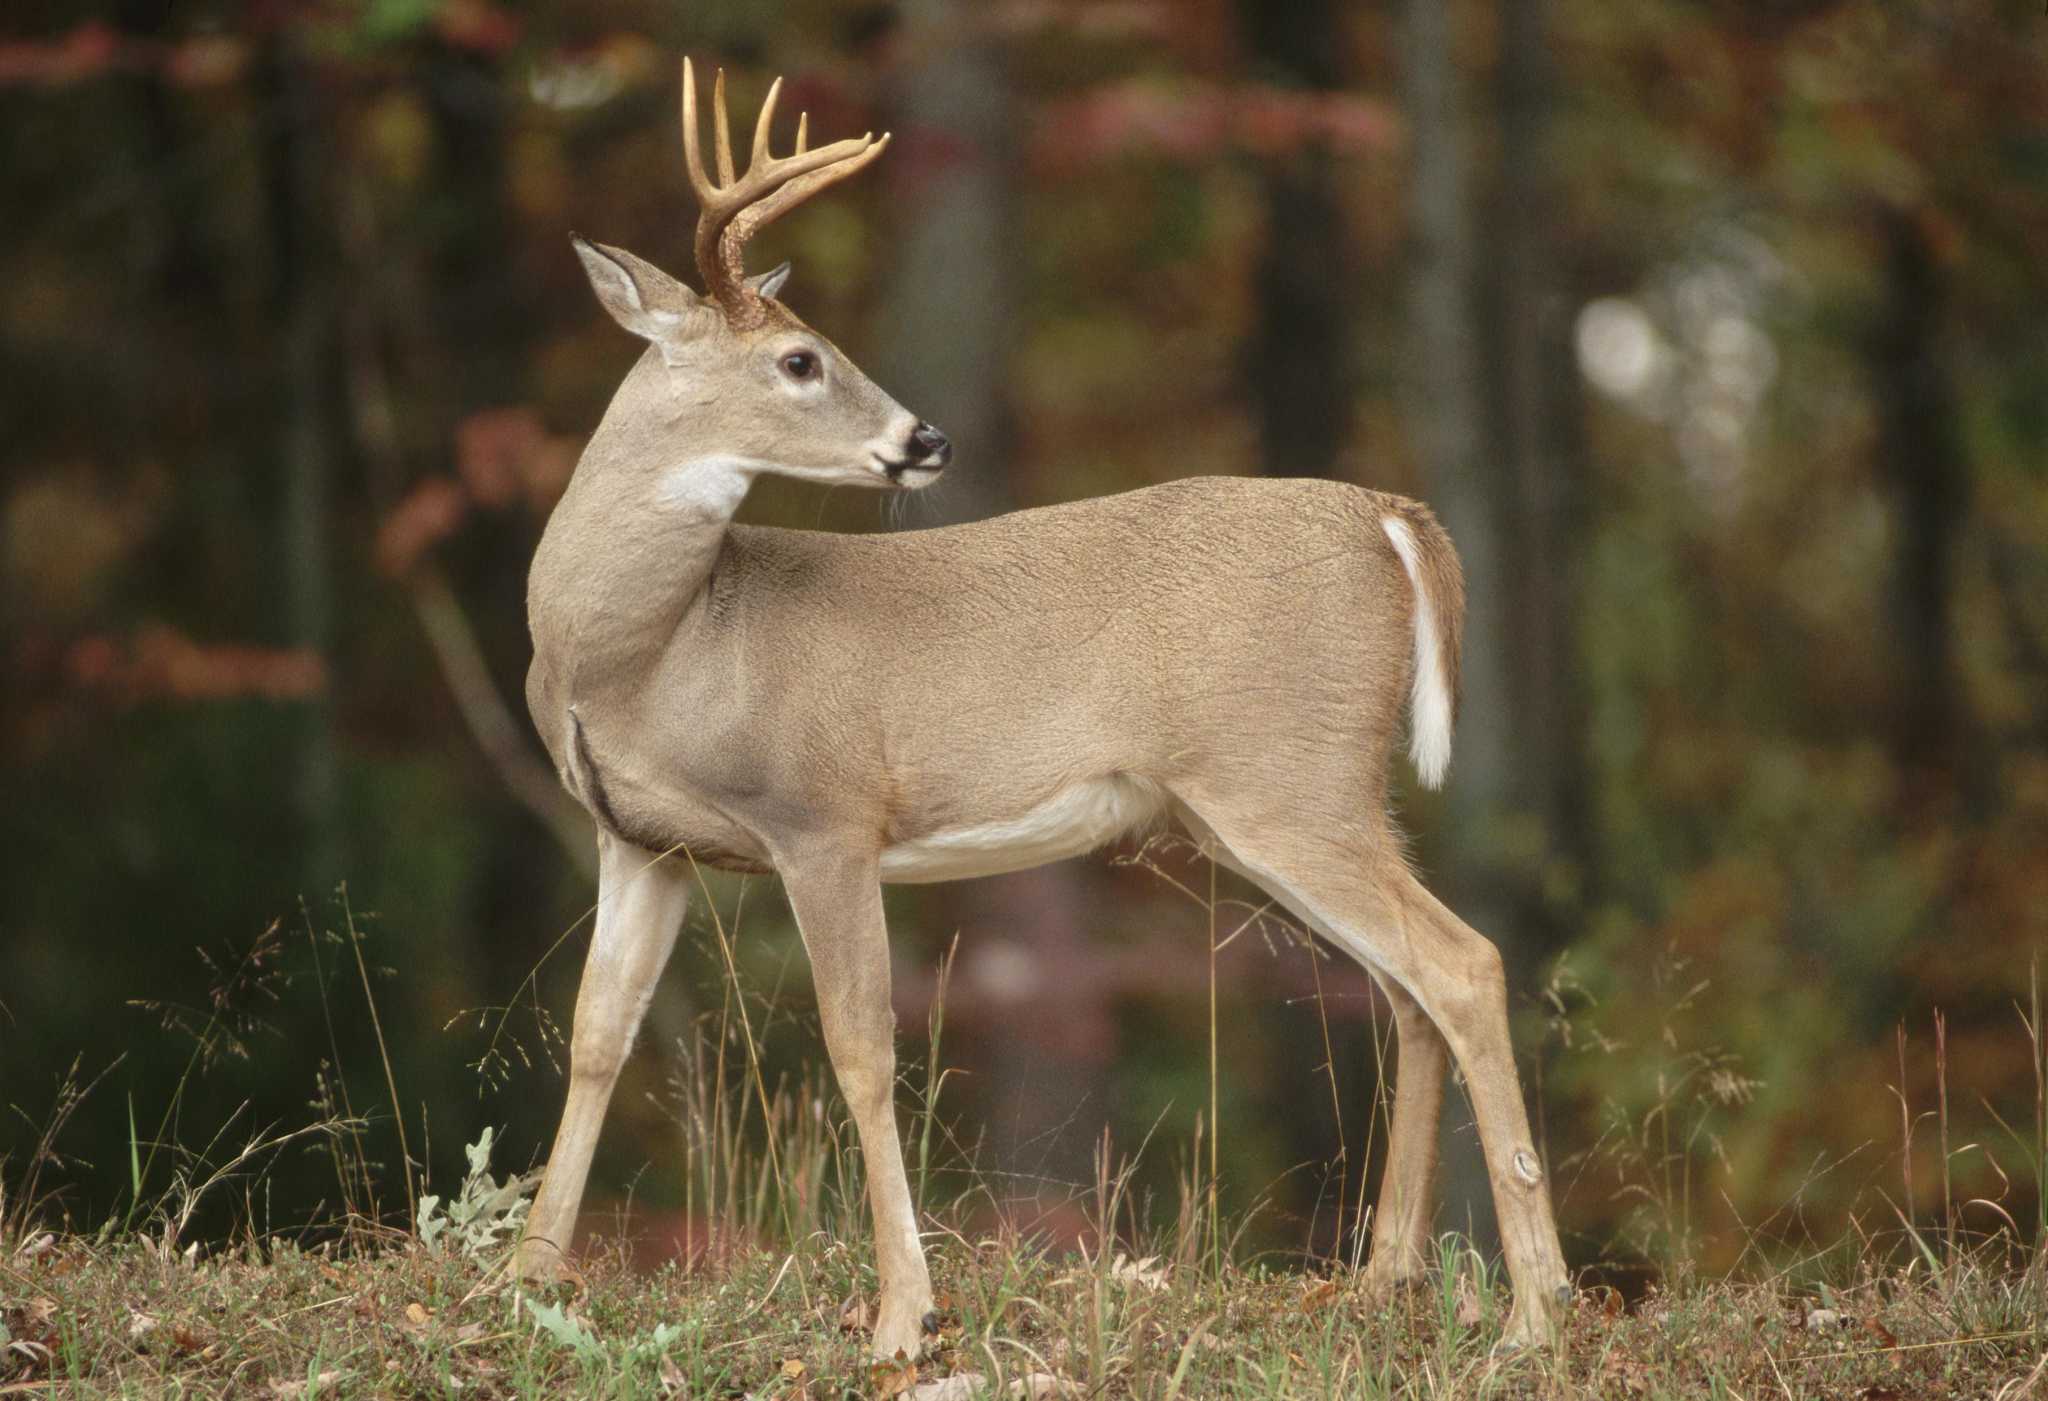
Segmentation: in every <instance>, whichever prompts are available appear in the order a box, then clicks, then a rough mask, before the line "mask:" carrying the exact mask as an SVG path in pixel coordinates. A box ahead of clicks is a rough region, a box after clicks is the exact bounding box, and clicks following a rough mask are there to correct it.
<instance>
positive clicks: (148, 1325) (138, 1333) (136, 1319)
mask: <svg viewBox="0 0 2048 1401" xmlns="http://www.w3.org/2000/svg"><path fill="white" fill-rule="evenodd" d="M154 1327H156V1316H155V1315H154V1314H147V1313H143V1312H142V1311H140V1310H139V1309H137V1310H131V1311H130V1312H129V1314H128V1341H129V1342H131V1343H140V1342H141V1341H142V1340H143V1339H145V1338H147V1337H148V1336H149V1331H150V1329H152V1328H154Z"/></svg>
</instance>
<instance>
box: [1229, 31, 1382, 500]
mask: <svg viewBox="0 0 2048 1401" xmlns="http://www.w3.org/2000/svg"><path fill="white" fill-rule="evenodd" d="M1238 24H1239V29H1240V31H1241V32H1242V34H1243V35H1244V38H1245V41H1246V44H1247V46H1248V47H1249V49H1250V51H1251V59H1252V73H1251V76H1252V78H1253V79H1254V80H1256V81H1259V82H1267V83H1275V84H1279V85H1282V86H1286V87H1296V88H1310V89H1313V90H1316V91H1331V90H1334V89H1335V88H1337V87H1338V86H1339V84H1340V83H1341V81H1342V78H1343V74H1342V72H1341V70H1340V68H1339V65H1338V62H1337V56H1338V55H1339V54H1340V53H1341V52H1342V47H1341V45H1340V44H1339V43H1338V36H1337V26H1336V13H1335V6H1334V5H1333V4H1332V3H1331V0H1290V2H1289V3H1287V4H1279V5H1276V4H1272V3H1269V2H1268V0H1239V4H1238ZM1253 170H1254V174H1255V176H1256V178H1257V180H1258V183H1259V188H1260V193H1261V195H1262V197H1263V203H1264V204H1265V208H1266V241H1265V246H1264V248H1263V249H1261V251H1260V254H1259V266H1258V272H1257V274H1256V277H1257V281H1256V286H1255V289H1254V291H1255V294H1256V297H1257V305H1258V324H1257V326H1256V327H1255V328H1254V330H1253V333H1252V338H1251V341H1250V343H1249V344H1247V345H1246V347H1245V353H1244V360H1243V365H1242V373H1243V375H1244V378H1245V382H1246V385H1247V387H1248V388H1249V389H1250V391H1251V396H1252V402H1253V404H1254V405H1255V407H1256V409H1257V414H1258V424H1259V446H1260V455H1261V457H1262V459H1263V465H1264V470H1265V472H1266V473H1267V475H1269V476H1275V477H1327V476H1330V475H1332V473H1333V472H1334V471H1335V469H1336V466H1337V458H1338V454H1339V453H1340V452H1342V451H1343V448H1344V444H1345V439H1346V437H1347V435H1348V432H1349V429H1350V426H1351V417H1352V415H1351V402H1352V391H1353V388H1354V386H1353V382H1352V354H1351V348H1352V344H1353V339H1354V335H1353V327H1352V315H1353V310H1354V306H1355V297H1354V295H1353V289H1352V285H1351V263H1352V258H1351V240H1350V239H1349V238H1348V237H1347V236H1346V232H1345V229H1344V221H1343V218H1342V210H1341V208H1340V206H1339V205H1338V202H1337V191H1336V182H1335V170H1334V167H1333V162H1332V159H1331V155H1330V150H1329V146H1328V144H1327V143H1325V142H1323V141H1321V140H1312V141H1310V142H1308V143H1306V144H1305V145H1303V146H1302V147H1301V148H1300V149H1298V150H1295V151H1292V152H1289V153H1286V154H1284V155H1278V156H1261V157H1259V158H1258V159H1257V161H1256V162H1255V164H1254V166H1253Z"/></svg>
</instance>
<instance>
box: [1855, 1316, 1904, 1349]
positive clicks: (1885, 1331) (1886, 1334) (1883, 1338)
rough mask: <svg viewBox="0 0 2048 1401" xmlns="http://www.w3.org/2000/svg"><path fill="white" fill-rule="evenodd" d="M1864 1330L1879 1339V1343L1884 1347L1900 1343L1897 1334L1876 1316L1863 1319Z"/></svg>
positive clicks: (1895, 1345)
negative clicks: (1875, 1317)
mask: <svg viewBox="0 0 2048 1401" xmlns="http://www.w3.org/2000/svg"><path fill="white" fill-rule="evenodd" d="M1863 1331H1864V1332H1866V1333H1868V1334H1869V1335H1870V1336H1871V1337H1873V1338H1875V1339H1877V1341H1878V1343H1879V1344H1880V1345H1882V1346H1884V1347H1897V1346H1898V1345H1899V1340H1898V1337H1897V1335H1896V1334H1894V1333H1893V1332H1892V1330H1891V1329H1889V1328H1887V1327H1885V1326H1884V1325H1883V1324H1882V1323H1879V1322H1878V1321H1877V1320H1876V1319H1874V1318H1866V1319H1864V1320H1863Z"/></svg>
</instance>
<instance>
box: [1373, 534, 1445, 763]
mask: <svg viewBox="0 0 2048 1401" xmlns="http://www.w3.org/2000/svg"><path fill="white" fill-rule="evenodd" d="M1380 526H1381V528H1383V529H1384V530H1385V531H1386V532H1387V539H1389V540H1391V541H1392V542H1393V545H1394V553H1395V554H1397V555H1399V556H1400V557H1401V567H1402V568H1403V569H1405V570H1407V571H1408V582H1409V584H1410V585H1411V586H1412V587H1413V588H1414V590H1415V682H1414V685H1413V687H1412V689H1411V690H1410V691H1409V696H1408V757H1409V758H1410V759H1412V760H1414V761H1415V771H1416V772H1417V773H1418V774H1420V775H1421V776H1422V783H1423V786H1424V787H1426V788H1441V787H1443V784H1444V773H1445V771H1446V770H1447V769H1449V768H1450V766H1451V688H1450V684H1449V682H1448V681H1446V680H1445V678H1444V659H1443V653H1442V651H1441V650H1440V648H1439V645H1438V641H1437V638H1438V633H1437V628H1436V603H1435V601H1434V600H1433V599H1431V598H1430V596H1429V590H1428V589H1426V588H1424V587H1423V584H1422V571H1421V570H1420V569H1418V568H1417V567H1416V562H1415V536H1414V534H1413V533H1412V532H1411V531H1410V530H1409V529H1408V522H1406V521H1404V520H1402V519H1400V518H1399V517H1398V516H1387V517H1385V518H1383V519H1382V520H1381V521H1380Z"/></svg>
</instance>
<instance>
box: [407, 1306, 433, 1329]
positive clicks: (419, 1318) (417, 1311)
mask: <svg viewBox="0 0 2048 1401" xmlns="http://www.w3.org/2000/svg"><path fill="white" fill-rule="evenodd" d="M430 1317H431V1316H430V1315H429V1314H428V1313H427V1311H426V1309H425V1308H424V1307H423V1306H422V1305H420V1304H417V1303H412V1304H407V1305H406V1306H405V1321H406V1322H407V1323H409V1324H411V1325H412V1326H413V1327H415V1328H424V1327H426V1326H427V1323H428V1320H429V1318H430Z"/></svg>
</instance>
